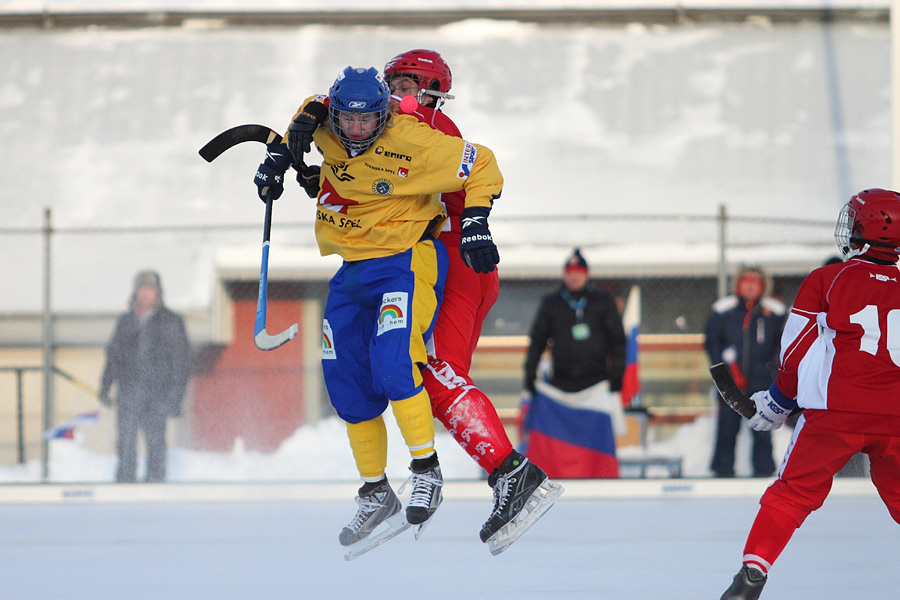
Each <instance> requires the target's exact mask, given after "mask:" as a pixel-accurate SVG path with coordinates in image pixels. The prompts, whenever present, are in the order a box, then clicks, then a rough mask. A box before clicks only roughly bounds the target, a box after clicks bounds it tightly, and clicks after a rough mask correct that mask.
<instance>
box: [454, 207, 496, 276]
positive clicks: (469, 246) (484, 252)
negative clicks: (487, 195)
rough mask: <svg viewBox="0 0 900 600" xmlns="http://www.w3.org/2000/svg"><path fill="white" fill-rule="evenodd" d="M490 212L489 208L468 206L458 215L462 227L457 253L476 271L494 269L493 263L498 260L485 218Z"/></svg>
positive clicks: (482, 271) (483, 271) (488, 271)
mask: <svg viewBox="0 0 900 600" xmlns="http://www.w3.org/2000/svg"><path fill="white" fill-rule="evenodd" d="M490 212H491V211H490V209H489V208H481V207H470V208H466V209H464V210H463V211H462V214H461V215H460V217H459V225H460V229H462V236H461V237H460V238H459V253H460V254H461V255H462V258H463V260H464V261H466V264H467V265H469V267H471V268H472V269H474V270H475V272H476V273H490V272H491V271H493V270H494V265H496V264H497V263H499V262H500V253H499V252H497V246H496V245H495V244H494V238H492V237H491V232H490V231H488V224H487V218H488V214H490Z"/></svg>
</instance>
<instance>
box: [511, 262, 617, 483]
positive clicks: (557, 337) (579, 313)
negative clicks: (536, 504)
mask: <svg viewBox="0 0 900 600" xmlns="http://www.w3.org/2000/svg"><path fill="white" fill-rule="evenodd" d="M588 278H589V275H588V266H587V261H585V259H584V257H583V256H582V255H581V252H580V251H578V250H577V249H576V250H575V252H574V253H573V254H572V256H571V257H570V258H569V259H568V260H567V261H566V264H565V269H564V274H563V280H564V284H563V286H562V287H561V288H560V290H559V291H558V292H555V293H553V294H549V295H547V296H545V297H544V299H543V300H542V301H541V306H540V308H539V309H538V313H537V316H536V317H535V320H534V324H533V325H532V328H531V344H530V346H529V348H528V354H527V357H526V360H525V382H524V385H525V390H526V394H525V396H526V397H525V399H523V404H524V406H523V413H524V414H523V432H522V433H523V436H524V437H525V438H526V446H525V447H526V451H525V454H526V456H528V458H530V459H531V460H533V461H534V462H536V463H540V464H541V468H542V469H544V470H545V471H546V472H547V474H548V476H552V477H556V478H595V477H604V478H615V477H618V476H619V466H618V461H617V460H616V449H615V436H616V434H621V433H623V430H624V414H623V412H622V399H621V397H620V395H619V393H618V392H620V391H621V389H622V378H623V377H624V374H625V330H624V328H623V327H622V317H621V315H620V313H619V309H618V306H617V305H616V301H615V298H613V296H612V295H611V294H609V293H607V292H604V291H600V290H597V289H596V288H594V287H593V286H592V285H590V284H589V283H588ZM548 347H549V349H550V357H551V361H552V368H551V369H550V370H549V374H548V379H549V381H548V382H544V381H535V380H536V379H537V378H538V373H537V371H538V365H539V363H540V360H541V356H542V355H543V354H544V351H545V350H546V349H547V348H548ZM563 448H566V449H565V450H564V449H563ZM551 473H553V475H550V474H551Z"/></svg>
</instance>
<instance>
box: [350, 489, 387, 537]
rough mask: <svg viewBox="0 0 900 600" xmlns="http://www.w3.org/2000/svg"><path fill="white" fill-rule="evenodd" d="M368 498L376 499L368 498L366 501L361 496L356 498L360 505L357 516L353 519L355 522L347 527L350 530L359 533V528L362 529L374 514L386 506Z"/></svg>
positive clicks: (351, 522)
mask: <svg viewBox="0 0 900 600" xmlns="http://www.w3.org/2000/svg"><path fill="white" fill-rule="evenodd" d="M368 498H374V496H366V499H363V498H360V497H359V496H357V497H356V503H357V504H359V508H357V510H356V516H355V517H353V520H352V521H350V524H349V525H347V528H348V529H352V530H353V531H359V528H360V527H362V525H363V523H364V522H365V521H366V519H368V518H369V517H370V516H371V515H372V513H374V512H375V511H376V510H378V509H379V508H383V507H384V506H385V505H384V504H381V503H380V502H377V501H373V500H369V499H368Z"/></svg>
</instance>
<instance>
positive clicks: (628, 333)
mask: <svg viewBox="0 0 900 600" xmlns="http://www.w3.org/2000/svg"><path fill="white" fill-rule="evenodd" d="M622 326H623V327H624V328H625V377H624V379H622V405H623V406H631V403H632V401H633V399H634V397H635V396H637V394H638V393H639V392H640V391H641V380H640V373H639V372H638V332H639V330H640V328H641V288H640V286H637V285H633V286H631V291H630V292H629V293H628V300H626V301H625V311H624V314H623V315H622Z"/></svg>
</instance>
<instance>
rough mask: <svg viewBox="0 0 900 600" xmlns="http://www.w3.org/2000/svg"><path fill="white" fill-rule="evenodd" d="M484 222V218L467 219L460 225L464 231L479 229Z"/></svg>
mask: <svg viewBox="0 0 900 600" xmlns="http://www.w3.org/2000/svg"><path fill="white" fill-rule="evenodd" d="M482 221H484V217H466V218H465V219H463V220H462V222H461V223H460V226H461V227H462V229H466V228H467V227H477V226H481V225H483V223H482Z"/></svg>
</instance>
